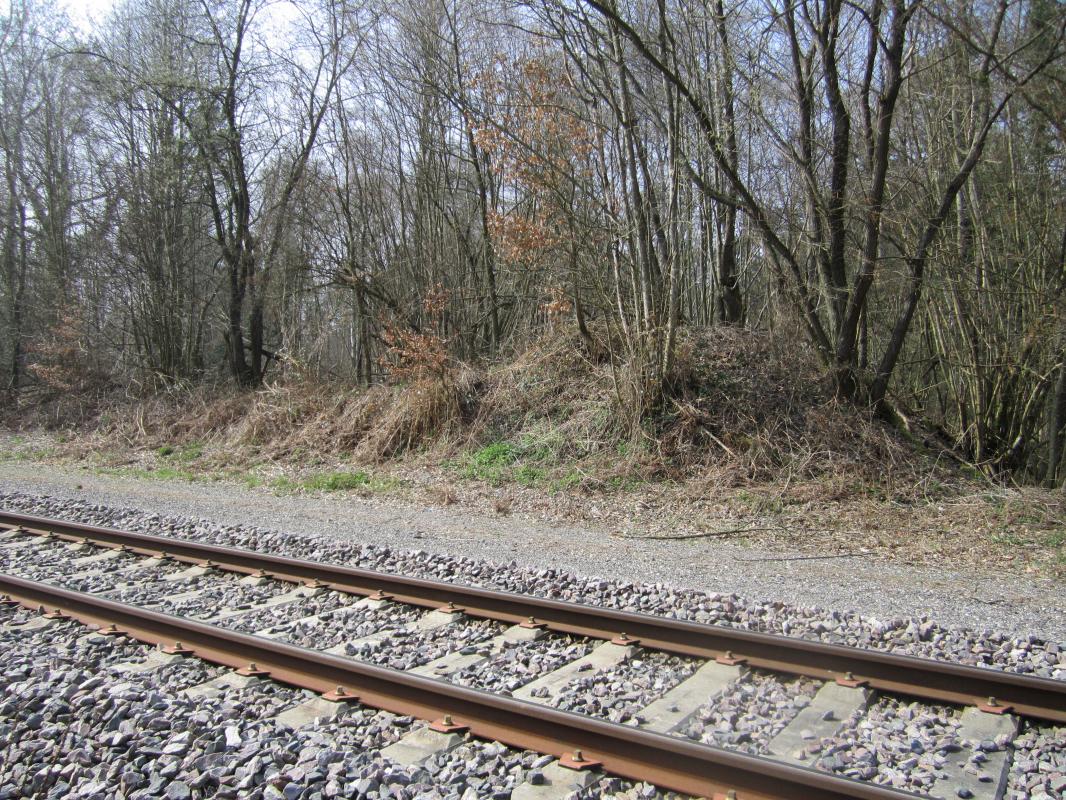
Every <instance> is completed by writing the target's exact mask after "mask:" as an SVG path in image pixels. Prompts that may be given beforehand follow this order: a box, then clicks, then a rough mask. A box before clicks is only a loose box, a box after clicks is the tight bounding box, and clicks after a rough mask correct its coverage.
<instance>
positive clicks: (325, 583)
mask: <svg viewBox="0 0 1066 800" xmlns="http://www.w3.org/2000/svg"><path fill="white" fill-rule="evenodd" d="M0 527H3V528H7V529H9V530H21V531H25V532H28V533H35V534H39V535H46V536H54V537H58V538H60V539H64V540H67V541H73V542H92V543H94V544H97V545H100V546H104V547H111V548H118V549H121V550H124V551H126V552H129V553H136V554H140V555H145V556H150V557H158V556H160V555H166V556H167V557H169V558H171V559H174V560H177V561H181V562H185V563H189V564H192V565H198V566H201V567H203V566H208V567H217V568H219V569H223V570H229V571H233V572H237V573H241V574H244V575H249V576H253V578H258V577H267V576H269V577H272V578H275V579H278V580H281V581H288V582H292V583H296V584H303V585H305V586H308V587H310V588H330V589H333V590H336V591H339V592H344V593H351V594H356V595H362V596H365V597H370V598H376V599H390V600H394V601H396V602H400V603H407V604H411V605H417V606H422V607H425V608H433V609H443V610H445V611H459V610H461V611H462V612H463V613H464V614H466V615H467V616H470V617H475V618H483V619H490V620H495V621H498V622H505V623H512V624H515V623H517V624H525V625H528V626H533V627H545V628H547V629H550V630H552V631H557V632H562V633H568V634H574V635H578V636H587V637H590V638H594V639H605V640H608V641H612V640H613V641H614V642H615V643H617V644H619V645H621V646H627V645H637V644H639V645H640V646H642V647H645V648H648V649H652V650H662V651H666V652H669V653H676V654H680V655H685V656H695V657H697V658H702V659H709V660H717V661H719V662H721V663H724V664H727V665H730V664H743V665H746V666H748V667H751V668H757V669H764V670H769V671H774V672H780V673H787V674H794V675H804V676H807V677H810V678H816V679H818V680H828V681H835V682H838V683H841V684H843V685H845V686H851V687H865V688H869V689H873V690H877V691H881V692H886V693H891V694H895V695H904V696H910V697H915V698H919V699H922V700H926V701H932V702H940V703H952V704H957V705H963V706H973V707H976V708H978V709H981V710H986V711H994V712H998V713H1004V712H1007V711H1012V712H1014V713H1016V714H1018V715H1020V716H1024V717H1029V718H1032V719H1038V720H1045V721H1049V722H1057V723H1063V722H1066V682H1064V681H1057V680H1053V679H1049V678H1041V677H1037V676H1031V675H1021V674H1017V673H1011V672H1003V671H998V670H993V669H986V668H981V667H972V666H968V665H962V664H954V663H949V662H941V661H933V660H930V659H923V658H915V657H912V656H901V655H896V654H892V653H885V652H880V651H875V650H865V649H860V648H852V647H845V646H841V645H833V644H825V643H821V642H811V641H806V640H802V639H795V638H791V637H787V636H780V635H774V634H765V633H758V632H753V631H746V630H739V629H734V628H726V627H719V626H713V625H706V624H701V623H695V622H686V621H682V620H675V619H669V618H665V617H655V616H650V615H645V614H636V613H632V612H626V611H616V610H613V609H607V608H598V607H594V606H588V605H582V604H578V603H566V602H560V601H554V600H547V599H543V598H538V597H529V596H523V595H516V594H512V593H508V592H500V591H493V590H488V589H481V588H478V587H473V586H464V585H459V584H453V583H444V582H439V581H431V580H425V579H420V578H410V577H405V576H400V575H390V574H386V573H380V572H373V571H370V570H363V569H357V568H352V567H345V566H340V565H333V564H325V563H320V562H314V561H306V560H301V559H295V558H288V557H284V556H276V555H270V554H264V553H258V552H255V551H252V550H244V549H239V548H230V547H219V546H215V545H204V544H199V543H196V542H191V541H188V540H182V539H173V538H165V537H159V536H151V535H148V534H140V533H132V532H128V531H118V530H113V529H109V528H100V527H95V526H90V525H80V524H78V523H75V522H70V521H66V520H53V519H45V518H41V517H33V516H28V515H22V514H14V513H10V512H0Z"/></svg>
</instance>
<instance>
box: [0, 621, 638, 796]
mask: <svg viewBox="0 0 1066 800" xmlns="http://www.w3.org/2000/svg"><path fill="white" fill-rule="evenodd" d="M32 617H33V615H30V614H27V612H24V611H21V610H14V609H10V608H7V607H3V608H0V647H3V650H4V653H5V659H4V660H3V663H2V664H0V737H2V740H3V742H5V743H6V744H5V745H2V746H0V800H15V798H22V797H28V796H32V797H35V798H49V800H52V799H53V798H54V800H60V798H68V797H80V798H87V799H88V800H105V799H107V800H110V798H122V799H126V800H140V798H165V800H191V799H192V798H208V797H210V798H220V799H224V798H247V800H321V799H322V798H342V797H344V798H346V797H353V798H356V797H358V798H366V797H369V798H379V800H390V799H391V800H413V798H416V797H417V798H427V799H432V798H441V799H442V800H445V799H446V800H477V798H491V799H492V800H503V799H504V798H506V797H509V795H510V792H511V790H512V789H514V787H515V786H517V785H518V784H519V783H521V782H523V781H525V780H526V778H527V777H528V776H529V775H531V774H532V773H534V772H536V771H537V770H538V769H539V768H542V767H543V766H544V764H545V763H546V761H545V760H544V757H543V756H540V755H538V754H537V753H532V752H528V751H526V752H523V751H516V750H511V749H509V748H506V747H504V746H502V745H499V744H495V743H491V742H478V741H470V742H467V743H465V744H463V745H462V746H460V747H458V748H456V749H455V750H452V751H451V752H449V753H447V754H445V755H441V756H437V757H434V758H433V759H431V760H430V761H429V762H427V763H426V764H424V765H422V766H421V767H400V766H398V765H396V764H394V763H392V762H389V761H388V760H387V759H385V758H383V757H382V756H381V755H380V751H381V749H382V748H383V747H385V746H386V745H388V744H391V743H393V742H395V741H396V740H397V739H399V738H400V737H401V736H403V735H404V734H405V733H407V732H408V731H409V730H410V729H411V728H412V726H414V725H416V724H418V723H416V722H415V721H414V720H412V719H411V718H409V717H407V718H398V717H394V716H393V715H390V714H386V713H378V712H375V711H374V710H372V709H365V708H360V707H357V706H354V707H347V708H346V709H345V710H344V711H343V712H342V713H341V715H339V716H338V718H336V719H335V720H333V721H330V722H316V723H312V724H310V725H308V726H305V727H303V728H301V729H299V730H291V729H288V728H285V727H283V726H281V725H280V724H278V723H276V722H274V721H273V720H272V719H271V717H273V716H274V715H276V714H277V713H279V712H280V711H282V710H284V709H286V708H289V707H291V706H292V705H294V704H296V703H298V702H300V701H301V700H303V699H305V698H306V697H307V696H309V695H308V693H305V692H301V691H297V690H294V689H290V688H286V687H284V686H280V685H278V684H275V683H272V682H270V681H263V682H254V683H252V684H250V685H249V686H247V687H245V688H243V689H230V690H227V691H225V692H224V693H222V694H221V695H219V696H215V697H202V696H200V697H190V696H188V695H186V694H184V693H183V692H182V690H183V689H185V688H188V686H189V685H191V684H192V683H196V682H199V681H200V680H206V679H207V678H209V677H212V676H213V675H214V674H217V673H218V672H219V670H218V669H217V668H214V667H211V666H209V665H206V664H204V663H202V662H199V661H198V660H196V659H182V660H179V661H177V662H173V663H171V664H168V665H166V666H164V667H162V668H160V669H157V670H154V671H152V672H145V673H139V674H125V673H122V672H119V671H117V670H116V669H115V667H116V665H118V664H120V663H121V662H126V661H134V662H135V661H138V660H143V659H144V658H145V657H146V655H147V653H148V648H147V647H145V646H143V645H139V644H136V643H133V642H131V641H129V640H127V639H122V638H118V639H116V638H111V637H108V638H104V637H98V636H88V635H86V630H85V628H83V627H82V626H80V625H77V624H75V623H72V622H67V621H59V622H54V623H52V625H50V626H49V627H47V628H44V629H38V630H19V629H18V627H17V626H12V625H11V623H14V622H18V621H19V620H25V619H28V618H32ZM619 795H620V796H623V797H631V798H654V797H658V796H659V794H658V793H657V792H656V791H655V790H654V789H653V788H652V787H648V786H646V785H644V784H640V785H637V786H634V785H633V784H631V783H626V782H623V781H620V780H618V779H614V778H609V779H604V780H602V781H600V782H599V783H598V784H597V785H595V786H594V787H592V788H591V789H590V790H589V791H588V792H587V793H586V795H585V796H588V797H603V796H619Z"/></svg>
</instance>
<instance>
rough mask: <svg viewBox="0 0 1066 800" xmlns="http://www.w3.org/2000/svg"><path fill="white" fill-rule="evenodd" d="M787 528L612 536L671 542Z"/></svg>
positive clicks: (618, 534)
mask: <svg viewBox="0 0 1066 800" xmlns="http://www.w3.org/2000/svg"><path fill="white" fill-rule="evenodd" d="M783 530H785V528H784V527H783V526H781V525H771V526H769V527H753V528H729V529H727V530H724V531H704V532H702V533H680V534H665V535H663V536H655V535H651V536H630V535H629V534H626V533H612V534H611V535H612V536H613V537H615V538H616V539H658V540H660V541H671V540H674V539H678V540H680V539H704V538H709V537H717V536H732V535H733V534H734V533H753V532H754V531H783ZM800 530H803V532H804V533H814V532H816V530H824V529H816V530H806V529H800Z"/></svg>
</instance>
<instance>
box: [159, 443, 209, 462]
mask: <svg viewBox="0 0 1066 800" xmlns="http://www.w3.org/2000/svg"><path fill="white" fill-rule="evenodd" d="M155 452H156V455H157V456H159V457H160V458H168V459H170V460H172V461H182V462H189V461H195V460H196V459H198V458H201V457H202V456H203V454H204V446H203V445H202V444H200V443H199V442H189V443H188V444H183V445H178V446H175V445H172V444H165V445H163V446H162V447H160V448H158V449H157V450H156V451H155Z"/></svg>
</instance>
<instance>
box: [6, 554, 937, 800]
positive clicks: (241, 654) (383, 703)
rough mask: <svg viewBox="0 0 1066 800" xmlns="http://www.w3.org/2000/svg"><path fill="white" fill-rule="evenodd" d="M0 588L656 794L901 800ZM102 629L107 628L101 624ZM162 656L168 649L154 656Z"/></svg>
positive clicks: (393, 676) (438, 684)
mask: <svg viewBox="0 0 1066 800" xmlns="http://www.w3.org/2000/svg"><path fill="white" fill-rule="evenodd" d="M0 592H4V593H7V594H8V595H9V596H10V597H12V598H15V600H14V601H12V602H16V601H17V602H19V603H21V604H22V605H25V606H27V607H30V608H40V607H42V606H43V607H44V608H45V609H46V610H48V611H49V612H50V613H54V611H53V610H58V611H60V612H62V613H63V614H64V615H68V616H70V617H73V618H75V619H77V620H78V621H80V622H82V623H85V624H89V625H95V626H99V627H100V628H102V629H103V628H106V629H107V630H106V631H105V632H107V633H115V632H116V629H117V631H118V632H121V633H124V634H126V635H129V636H131V637H132V638H134V639H137V640H140V641H143V642H150V643H154V644H160V645H168V646H169V649H170V650H172V651H177V652H180V653H182V654H195V655H196V656H198V657H200V658H203V659H205V660H207V661H211V662H214V663H217V664H222V665H225V666H228V667H234V668H238V669H240V668H248V667H249V665H250V663H252V662H254V664H255V670H256V673H255V674H256V675H262V676H269V677H270V678H271V679H273V680H278V681H281V682H283V683H287V684H291V685H295V686H299V687H302V688H305V689H310V690H313V691H316V692H322V693H327V694H328V695H329V697H330V698H331V699H336V698H340V699H341V700H343V701H351V702H359V703H362V704H364V705H367V706H371V707H375V708H380V709H384V710H386V711H390V712H393V713H396V714H405V715H406V714H409V715H412V716H417V717H419V718H421V719H424V720H443V717H444V716H445V715H448V716H450V717H451V721H452V724H453V725H454V726H458V727H459V728H460V729H466V730H468V731H469V732H470V733H471V734H472V735H474V736H477V737H479V738H484V739H491V740H494V741H500V742H503V743H505V744H508V745H511V746H513V747H519V748H526V749H531V750H536V751H539V752H541V753H547V754H551V755H554V756H558V757H562V756H564V755H568V754H572V753H573V751H574V750H581V752H582V754H583V758H584V759H587V760H588V761H589V762H592V763H593V764H596V763H597V762H598V765H600V766H602V768H603V769H604V770H606V771H607V772H610V773H612V774H616V775H620V776H622V777H626V778H630V779H633V780H637V781H648V782H651V783H654V784H656V785H658V786H661V787H663V788H666V789H671V790H674V791H677V792H685V793H688V794H692V795H696V796H702V797H716V798H722V797H725V796H726V794H725V793H726V792H729V791H734V792H736V797H737V798H738V800H816V799H817V800H905V798H914V797H916V795H913V794H911V793H908V792H902V791H899V790H895V789H890V788H886V787H883V786H878V785H876V784H871V783H863V782H860V781H855V780H851V779H849V778H842V777H838V776H834V775H831V774H829V773H825V772H818V771H816V770H813V769H808V768H806V767H797V766H792V765H789V764H785V763H781V762H776V761H771V760H767V759H764V758H759V757H757V756H749V755H745V754H743V753H737V752H733V751H729V750H724V749H721V748H717V747H713V746H710V745H704V744H700V743H697V742H692V741H689V740H686V739H681V738H675V737H671V736H667V735H664V734H658V733H651V732H648V731H643V730H640V729H637V728H633V727H631V726H628V725H621V724H618V723H613V722H608V721H606V720H601V719H595V718H593V717H586V716H583V715H581V714H574V713H571V712H567V711H559V710H557V709H554V708H550V707H546V706H542V705H537V704H535V703H529V702H524V701H521V700H515V699H514V698H511V697H504V696H501V695H495V694H492V693H489V692H484V691H480V690H476V689H468V688H466V687H462V686H457V685H455V684H451V683H447V682H445V681H440V680H435V679H433V678H428V677H423V676H420V675H413V674H410V673H406V672H402V671H399V670H393V669H389V668H387V667H379V666H376V665H373V664H367V663H362V662H358V661H354V660H351V659H346V658H342V657H340V656H334V655H329V654H327V653H322V652H319V651H315V650H309V649H306V648H303V647H297V646H295V645H291V644H286V643H284V642H279V641H275V640H272V639H264V638H261V637H258V636H252V635H250V634H246V633H240V632H238V631H234V630H228V629H225V628H221V627H218V626H215V625H210V624H207V623H203V622H198V621H195V620H190V619H185V618H181V617H175V616H171V615H169V614H161V613H159V612H157V611H150V610H147V609H142V608H138V607H136V606H131V605H127V604H125V603H118V602H115V601H112V600H106V599H104V598H102V597H97V596H94V595H91V594H85V593H82V592H75V591H72V590H70V589H62V588H60V587H57V586H52V585H50V584H45V583H38V582H35V581H28V580H25V579H23V578H17V577H13V576H10V575H4V574H0ZM109 626H115V627H114V628H110V627H109ZM164 649H167V648H164Z"/></svg>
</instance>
